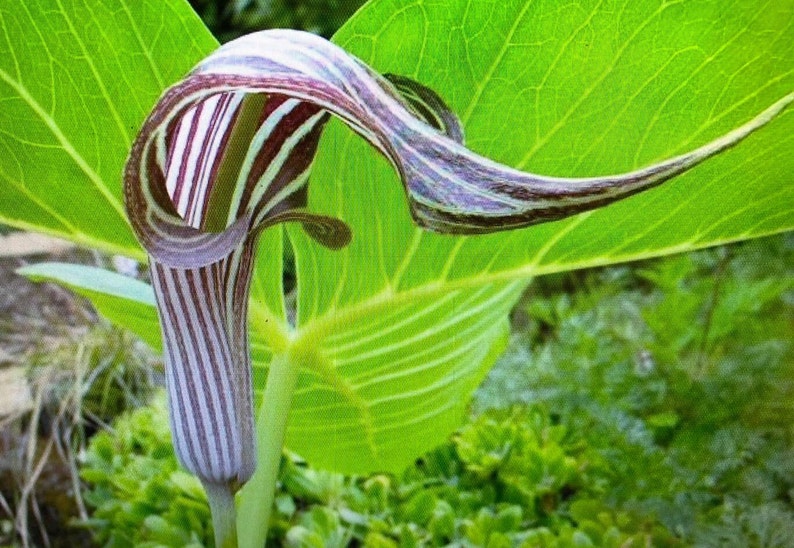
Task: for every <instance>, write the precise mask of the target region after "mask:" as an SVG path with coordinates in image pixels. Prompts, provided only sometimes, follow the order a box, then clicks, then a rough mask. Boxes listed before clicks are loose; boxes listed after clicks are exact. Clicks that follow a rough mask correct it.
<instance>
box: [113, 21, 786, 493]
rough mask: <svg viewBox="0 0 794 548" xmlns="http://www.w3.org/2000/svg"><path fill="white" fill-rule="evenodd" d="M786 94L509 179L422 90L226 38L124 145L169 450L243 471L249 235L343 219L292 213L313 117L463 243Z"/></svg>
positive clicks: (665, 172)
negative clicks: (675, 132) (161, 364)
mask: <svg viewBox="0 0 794 548" xmlns="http://www.w3.org/2000/svg"><path fill="white" fill-rule="evenodd" d="M792 101H794V93H792V94H789V95H787V96H786V97H784V98H783V99H781V100H779V101H778V102H777V103H775V104H774V105H772V106H770V107H769V108H768V109H767V110H765V111H764V112H762V113H760V114H759V115H758V116H756V117H755V118H753V119H752V120H750V121H749V122H747V123H746V124H745V125H743V126H741V127H740V128H737V129H735V130H733V131H732V132H730V133H728V134H726V135H725V136H723V137H720V138H719V139H716V140H715V141H712V142H711V143H709V144H707V145H704V146H703V147H700V148H698V149H696V150H694V151H692V152H689V153H687V154H683V155H680V156H677V157H675V158H672V159H670V160H666V161H663V162H660V163H658V164H655V165H653V166H649V167H647V168H643V169H640V170H637V171H634V172H631V173H626V174H621V175H612V176H605V177H591V178H581V179H574V178H560V177H547V176H542V175H536V174H532V173H524V172H520V171H517V170H515V169H512V168H510V167H507V166H504V165H500V164H498V163H496V162H493V161H491V160H489V159H487V158H484V157H482V156H479V155H477V154H475V153H473V152H471V151H469V150H468V149H466V148H465V147H464V146H463V144H462V143H463V133H462V129H461V127H460V124H459V122H458V120H457V118H456V117H455V116H454V114H453V113H452V112H451V111H450V110H449V109H448V107H446V105H444V103H443V101H442V100H441V98H440V97H439V96H438V95H437V94H435V92H433V91H432V90H429V89H428V88H426V87H424V86H422V85H420V84H418V83H416V82H413V81H411V80H409V79H407V78H404V77H399V76H389V77H388V78H384V77H382V76H380V75H378V74H377V73H375V72H374V71H373V70H372V69H370V68H369V67H367V66H366V65H365V64H364V63H362V62H361V61H360V60H358V59H356V58H354V57H352V56H351V55H349V54H347V53H346V52H344V51H343V50H342V49H340V48H338V47H337V46H334V45H333V44H331V43H330V42H328V41H326V40H324V39H322V38H319V37H316V36H314V35H311V34H306V33H301V32H297V31H285V30H278V31H265V32H260V33H255V34H252V35H249V36H245V37H243V38H240V39H238V40H235V41H233V42H230V43H228V44H226V45H224V46H223V47H221V48H220V49H218V50H217V51H216V52H215V53H213V54H211V55H210V56H209V57H207V58H206V59H205V60H204V61H202V62H201V63H200V64H199V65H198V66H197V67H196V68H195V69H194V70H193V71H192V72H191V73H190V74H189V75H188V76H187V77H186V78H185V79H184V80H182V81H181V82H179V83H178V84H176V85H175V86H173V87H172V88H170V89H169V90H168V91H166V92H165V93H164V95H163V96H162V97H161V99H160V101H159V102H158V104H157V106H156V107H155V109H154V110H153V112H152V113H151V115H150V116H149V118H148V119H147V120H146V122H145V123H144V126H143V128H142V130H141V132H140V134H139V135H138V137H137V139H136V141H135V143H134V144H133V148H132V151H131V153H130V156H129V159H128V161H127V165H126V168H125V178H124V193H125V203H126V207H127V211H128V215H129V218H130V222H131V224H132V226H133V229H134V230H135V233H136V235H137V236H138V238H139V240H140V241H141V243H142V245H143V246H144V247H145V248H146V250H147V252H148V253H149V256H150V262H151V267H152V273H153V274H152V278H153V285H154V288H155V293H156V295H157V301H158V309H159V311H160V318H161V324H162V330H163V340H164V354H165V359H166V367H167V370H168V374H167V379H168V390H169V398H170V406H171V421H172V428H173V432H174V444H175V447H176V451H177V454H178V455H179V457H180V459H181V461H182V462H183V464H184V465H185V466H186V467H187V468H188V469H189V470H191V471H192V472H193V473H195V474H196V475H198V476H199V477H200V478H201V479H202V481H204V482H205V484H206V483H211V484H213V485H227V486H229V487H230V488H231V489H234V488H235V486H238V485H240V484H241V483H243V482H245V481H246V480H247V479H248V478H249V477H250V475H251V473H252V472H253V469H254V464H255V463H254V447H255V442H254V427H253V409H252V395H251V370H250V352H249V348H248V335H247V328H246V313H247V300H248V290H249V286H250V276H251V269H252V264H253V250H254V248H255V243H256V237H257V234H258V233H259V231H261V229H262V228H264V227H266V226H270V225H273V224H276V223H280V222H287V221H291V222H300V223H302V224H303V225H304V227H305V228H306V230H307V232H308V233H309V234H310V235H311V236H312V237H314V238H315V239H317V240H318V241H319V242H320V243H322V244H324V245H327V246H329V247H332V248H338V247H341V246H344V245H345V244H346V243H347V242H348V241H349V239H350V237H351V235H350V232H349V229H348V228H347V226H346V225H345V224H344V223H343V222H341V221H339V220H337V219H333V218H330V217H327V216H322V215H316V214H312V213H309V212H308V211H306V209H305V206H306V196H307V185H308V176H309V171H310V167H311V162H312V159H313V157H314V154H315V151H316V147H317V143H318V139H319V136H320V133H321V131H322V128H323V126H324V124H325V122H326V120H327V118H328V114H329V113H330V114H333V115H336V116H337V117H339V118H341V119H342V120H343V121H345V122H346V123H347V124H348V125H349V126H350V127H351V128H353V129H354V130H355V131H357V132H358V133H359V134H360V135H362V137H364V138H365V139H366V140H367V141H368V142H369V143H371V144H372V145H373V146H374V147H375V148H376V149H377V150H378V151H380V152H381V153H382V154H383V155H384V156H385V157H386V158H387V159H388V160H389V161H390V162H391V163H392V165H393V166H394V167H395V169H396V170H397V172H398V173H399V175H400V178H401V180H402V183H403V186H404V188H405V191H406V196H407V198H408V203H409V206H410V210H411V214H412V216H413V218H414V221H415V222H416V223H417V224H418V225H420V226H422V227H425V228H428V229H430V230H435V231H439V232H449V233H457V234H476V233H485V232H493V231H497V230H505V229H512V228H519V227H523V226H529V225H532V224H536V223H542V222H547V221H551V220H555V219H560V218H564V217H567V216H570V215H574V214H576V213H579V212H582V211H587V210H591V209H594V208H597V207H602V206H604V205H607V204H610V203H612V202H615V201H617V200H620V199H622V198H625V197H627V196H630V195H633V194H636V193H638V192H641V191H643V190H647V189H649V188H652V187H654V186H656V185H659V184H661V183H662V182H664V181H666V180H668V179H670V178H672V177H674V176H676V175H678V174H680V173H683V172H685V171H687V170H689V169H691V168H692V167H693V166H695V165H697V164H698V163H700V162H702V161H704V160H705V159H707V158H709V157H711V156H713V155H715V154H718V153H719V152H720V151H722V150H725V149H726V148H729V147H731V146H733V145H735V144H736V143H738V142H739V141H741V140H742V139H744V138H745V137H746V136H748V135H749V134H750V133H752V132H753V131H755V130H757V129H758V128H760V127H762V126H764V125H765V124H766V123H768V122H769V121H771V120H772V119H773V118H774V117H775V116H777V114H779V113H780V112H781V111H782V110H784V109H785V108H786V107H787V106H788V105H789V104H790V103H791V102H792Z"/></svg>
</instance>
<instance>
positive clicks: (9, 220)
mask: <svg viewBox="0 0 794 548" xmlns="http://www.w3.org/2000/svg"><path fill="white" fill-rule="evenodd" d="M0 30H1V32H0V52H1V53H2V55H0V98H2V104H3V106H2V108H0V129H1V130H2V131H0V222H2V223H5V224H10V225H13V226H19V227H23V228H27V229H31V230H38V231H42V232H47V233H50V234H54V235H56V236H59V237H62V238H68V239H71V240H73V241H76V242H78V243H80V244H82V245H85V246H90V247H97V248H100V249H103V250H105V251H109V252H113V253H121V254H124V255H129V256H132V257H135V258H138V259H143V258H144V257H145V255H144V254H143V252H142V250H141V248H140V246H139V245H138V243H137V242H136V241H135V238H134V237H133V235H132V232H131V231H130V229H129V227H128V224H127V220H126V217H125V214H124V208H123V205H122V200H121V184H120V183H121V170H122V166H123V164H124V160H125V159H126V157H127V153H128V152H129V148H130V144H131V143H132V139H133V137H134V136H135V134H136V132H137V130H138V127H139V125H140V123H141V122H142V121H143V118H144V117H145V116H146V114H148V112H149V110H151V107H152V105H153V104H154V102H155V100H156V99H157V97H158V96H159V95H160V93H161V92H162V91H163V89H164V88H165V87H166V86H167V85H168V84H170V83H172V82H173V81H174V80H176V79H177V78H179V77H181V76H182V75H183V74H184V73H185V71H187V70H188V69H189V68H190V67H191V66H192V65H193V64H194V63H195V62H196V61H197V60H198V59H200V58H201V57H202V56H203V55H205V54H206V53H207V52H208V51H210V50H212V49H213V48H214V47H215V46H216V45H217V42H216V41H215V39H214V38H213V37H212V36H211V35H210V34H209V32H208V31H207V30H206V28H204V26H203V25H202V24H201V21H200V20H199V19H198V17H197V16H196V14H195V13H193V11H192V10H191V8H190V6H189V5H188V4H187V2H185V1H184V0H166V1H163V0H117V1H115V2H90V3H84V2H75V1H73V0H43V1H37V2H4V3H3V4H2V5H1V6H0Z"/></svg>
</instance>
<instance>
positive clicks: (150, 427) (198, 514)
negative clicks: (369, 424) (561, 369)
mask: <svg viewBox="0 0 794 548" xmlns="http://www.w3.org/2000/svg"><path fill="white" fill-rule="evenodd" d="M81 475H82V477H83V479H84V480H85V481H86V482H87V483H88V485H89V489H88V491H87V493H86V500H87V502H89V503H90V504H91V505H93V506H94V507H95V508H96V510H95V511H94V514H93V518H92V519H91V520H89V521H88V522H86V523H84V524H83V525H84V526H86V527H88V528H89V529H90V530H91V531H93V532H94V534H95V538H96V539H97V541H99V542H101V543H102V544H103V545H105V546H147V545H151V546H154V545H165V546H190V545H211V544H212V537H211V532H210V530H209V528H208V526H207V522H208V518H209V507H208V504H207V500H206V497H205V495H204V493H203V491H202V489H201V484H200V482H199V481H198V480H197V479H196V478H194V477H192V476H190V475H187V474H186V473H184V472H182V471H179V469H178V464H177V460H176V456H175V454H174V451H173V446H172V445H171V443H170V434H169V431H168V425H167V411H166V405H165V398H164V395H163V394H161V395H160V397H158V398H157V399H156V400H155V401H154V402H153V404H152V405H151V406H148V407H144V408H142V409H140V410H137V411H135V412H133V413H131V414H130V415H128V416H125V417H123V418H121V419H120V420H119V421H118V422H117V424H116V425H115V427H114V429H113V431H112V432H103V433H101V434H99V435H97V436H95V438H94V439H93V440H92V441H91V444H90V446H89V448H88V451H87V452H86V455H85V457H84V458H83V464H82V472H81ZM610 476H611V473H610V472H609V470H608V466H607V463H606V462H605V461H604V460H603V459H601V458H600V457H598V455H597V453H595V452H593V451H592V450H591V449H590V448H589V447H588V446H587V445H585V444H584V443H583V440H582V439H581V438H577V437H576V436H575V435H574V436H572V435H571V434H570V433H569V432H568V431H567V430H566V428H565V427H564V426H561V425H559V424H554V423H553V421H552V420H551V419H550V418H549V415H548V412H547V411H546V410H545V408H544V407H542V406H533V407H531V408H513V409H510V410H507V411H494V412H487V413H485V414H483V415H482V416H480V417H479V418H477V419H476V420H474V421H473V422H471V423H469V424H467V425H466V426H465V427H463V428H462V429H461V430H460V431H459V432H458V433H457V434H455V435H454V436H453V438H452V441H451V442H448V443H446V444H444V445H442V446H440V447H439V448H437V449H435V450H433V451H431V452H430V453H427V454H426V455H423V456H422V457H420V458H419V459H418V461H417V463H416V464H415V465H414V466H412V467H409V469H408V470H406V471H405V472H404V474H403V475H402V476H401V477H395V476H392V475H386V474H376V475H371V476H364V477H355V476H354V477H350V476H343V475H342V474H339V473H334V472H327V471H322V470H315V469H313V468H311V467H309V466H307V465H306V463H305V462H303V461H301V460H300V459H299V458H297V457H295V456H293V455H289V454H287V455H285V457H284V458H283V459H282V462H281V468H280V472H279V481H278V486H279V488H278V491H277V493H276V496H275V508H274V512H273V514H272V516H271V518H270V519H271V526H270V537H269V540H270V541H271V542H272V543H273V545H276V546H294V547H305V546H326V547H340V548H341V547H343V546H348V545H349V544H350V543H351V542H355V543H359V544H360V545H363V546H371V547H384V548H392V547H394V548H396V547H398V546H446V545H449V544H453V545H461V546H472V547H475V546H525V547H531V546H549V545H550V546H567V545H571V544H572V543H576V542H579V543H582V542H584V543H585V544H588V543H589V544H593V545H598V546H623V545H625V543H626V542H641V543H643V544H644V543H647V542H654V543H656V544H657V545H658V544H659V543H674V542H675V539H674V536H673V535H672V534H671V533H670V532H669V531H668V530H667V529H665V527H664V526H663V525H662V524H661V523H659V522H658V521H656V520H655V519H654V518H653V517H650V516H643V515H641V514H637V513H634V512H631V511H615V510H614V509H611V508H609V507H608V506H606V505H605V504H604V503H603V502H600V501H599V500H598V499H599V498H600V497H602V496H603V493H604V489H605V488H606V487H607V485H608V478H609V477H610Z"/></svg>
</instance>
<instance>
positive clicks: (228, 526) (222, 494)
mask: <svg viewBox="0 0 794 548" xmlns="http://www.w3.org/2000/svg"><path fill="white" fill-rule="evenodd" d="M202 483H203V485H204V491H206V493H207V499H208V500H209V503H210V513H211V514H212V528H213V530H214V531H215V546H216V548H237V529H236V528H235V510H234V494H233V493H232V489H231V486H229V485H225V484H221V483H212V482H206V481H205V482H202Z"/></svg>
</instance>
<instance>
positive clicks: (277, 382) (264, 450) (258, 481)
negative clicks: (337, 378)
mask: <svg viewBox="0 0 794 548" xmlns="http://www.w3.org/2000/svg"><path fill="white" fill-rule="evenodd" d="M298 369H299V368H298V365H297V364H296V363H294V362H292V361H291V360H289V358H288V356H287V355H286V354H276V355H274V356H273V359H272V360H271V362H270V371H269V373H268V376H267V383H266V384H265V395H264V398H263V400H262V404H261V406H260V410H259V418H258V420H257V438H258V439H257V441H258V443H257V466H256V471H255V472H254V475H253V476H252V477H251V479H250V480H248V483H246V484H245V486H244V487H243V488H242V489H241V491H240V508H239V512H238V517H237V533H238V535H239V539H240V548H263V546H264V545H265V541H266V539H267V529H268V525H269V523H270V512H271V510H272V508H273V498H274V495H275V492H276V480H277V479H278V471H279V465H280V463H281V454H282V450H283V447H284V434H285V432H286V430H287V418H288V416H289V409H290V404H291V403H292V393H293V391H294V390H295V381H296V380H297V377H298Z"/></svg>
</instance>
